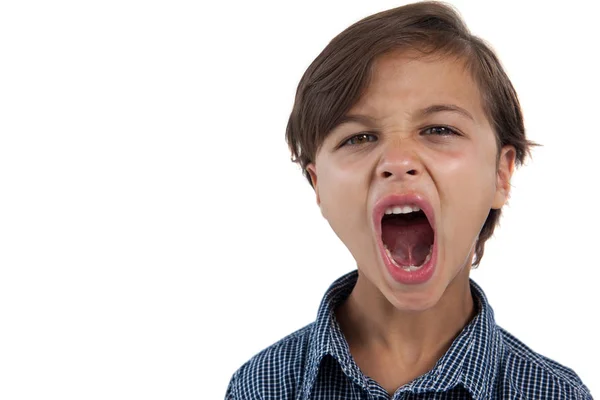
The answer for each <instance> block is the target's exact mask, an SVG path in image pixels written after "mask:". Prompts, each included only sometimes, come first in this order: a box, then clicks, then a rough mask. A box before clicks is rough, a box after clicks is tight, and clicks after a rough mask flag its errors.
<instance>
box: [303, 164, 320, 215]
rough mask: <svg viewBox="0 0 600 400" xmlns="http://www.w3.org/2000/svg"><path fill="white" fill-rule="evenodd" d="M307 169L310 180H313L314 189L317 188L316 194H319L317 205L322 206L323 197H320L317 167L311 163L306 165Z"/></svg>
mask: <svg viewBox="0 0 600 400" xmlns="http://www.w3.org/2000/svg"><path fill="white" fill-rule="evenodd" d="M306 170H307V171H308V174H309V175H310V181H311V182H312V185H313V189H315V194H316V196H317V205H318V206H319V207H320V206H321V199H320V198H319V187H318V186H317V168H316V166H315V164H313V163H310V164H308V165H307V166H306Z"/></svg>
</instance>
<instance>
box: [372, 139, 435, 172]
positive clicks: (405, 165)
mask: <svg viewBox="0 0 600 400" xmlns="http://www.w3.org/2000/svg"><path fill="white" fill-rule="evenodd" d="M409 141H410V140H409V139H406V140H398V141H395V143H390V144H389V145H388V146H386V148H385V149H384V150H383V153H382V154H381V158H380V160H379V164H378V166H377V176H378V177H380V178H383V179H386V180H390V179H399V180H405V179H415V178H417V177H418V176H419V175H421V174H422V172H423V169H424V167H423V163H422V161H421V159H420V158H419V156H418V154H417V152H416V149H415V148H414V145H412V144H411V143H409Z"/></svg>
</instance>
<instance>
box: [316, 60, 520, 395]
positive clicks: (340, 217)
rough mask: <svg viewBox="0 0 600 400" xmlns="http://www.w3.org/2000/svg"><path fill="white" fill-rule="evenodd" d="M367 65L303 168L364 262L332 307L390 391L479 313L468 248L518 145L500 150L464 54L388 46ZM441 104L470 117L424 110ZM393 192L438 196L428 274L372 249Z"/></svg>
mask: <svg viewBox="0 0 600 400" xmlns="http://www.w3.org/2000/svg"><path fill="white" fill-rule="evenodd" d="M372 71H373V72H372V77H371V80H370V83H369V86H368V87H367V89H366V91H365V92H364V94H363V96H362V97H361V98H360V99H359V101H358V102H357V103H356V104H355V105H354V106H353V107H352V108H351V110H350V111H349V112H348V113H347V115H348V116H353V117H357V118H354V120H353V121H350V122H345V123H342V124H340V125H338V126H337V127H336V128H335V129H334V130H333V131H331V132H330V133H329V134H328V136H327V137H326V139H325V141H324V142H323V144H322V146H321V147H319V150H318V151H317V154H316V158H315V162H314V163H312V164H310V165H308V167H307V170H308V171H309V173H310V176H311V179H312V182H313V186H314V188H315V193H316V200H317V204H318V205H319V207H320V209H321V213H322V214H323V216H324V217H325V218H326V219H327V221H328V222H329V224H330V225H331V227H332V229H333V230H334V232H335V233H336V234H337V236H338V237H339V238H340V240H342V242H343V243H344V244H345V245H346V246H347V247H348V249H349V250H350V252H351V253H352V255H353V256H354V258H355V260H356V262H357V266H358V271H359V277H358V281H357V284H356V286H355V287H354V289H353V291H352V293H351V294H350V296H349V297H348V299H347V300H346V301H345V302H344V303H343V304H342V305H341V306H340V307H339V308H338V309H337V310H336V318H337V319H338V322H339V324H340V327H341V329H342V332H343V333H344V336H345V337H346V340H347V341H348V344H349V346H350V352H351V354H352V357H353V358H354V360H355V361H356V363H357V365H358V366H359V368H360V369H361V370H362V371H363V373H365V374H366V375H368V376H370V377H371V378H373V379H375V380H376V381H377V382H378V383H379V384H380V385H381V386H382V387H383V388H384V389H386V390H387V391H388V392H389V393H390V394H392V393H393V392H394V391H395V390H396V389H397V388H398V387H400V386H402V385H403V384H405V383H407V382H410V381H411V380H413V379H414V378H416V377H418V376H419V375H422V374H424V373H425V372H427V371H428V370H430V369H431V368H432V367H433V366H434V364H435V362H436V361H437V360H438V359H439V358H440V357H441V356H442V355H443V354H444V353H445V352H446V351H447V350H448V348H449V347H450V344H451V343H452V340H453V339H454V338H455V337H456V336H457V335H458V333H460V331H461V330H462V328H463V327H464V326H465V325H466V324H467V323H468V322H469V321H470V320H471V319H472V317H473V316H474V315H475V313H476V312H477V309H476V306H475V305H474V303H473V298H472V296H471V292H470V286H469V272H470V269H471V262H472V259H473V254H474V247H475V243H476V240H477V237H478V234H479V232H480V230H481V228H482V226H483V224H484V222H485V219H486V217H487V215H488V213H489V211H490V209H499V208H501V207H502V206H503V205H504V203H505V202H506V200H507V199H508V196H509V191H510V179H511V176H512V173H513V170H514V165H515V149H514V148H513V147H512V146H505V147H503V148H501V149H498V147H497V144H496V141H495V136H494V132H493V129H492V128H491V125H490V122H489V121H488V118H487V116H486V114H485V112H484V109H483V105H482V98H481V93H480V91H479V89H478V87H477V85H476V83H475V82H474V81H473V79H472V77H471V76H470V74H469V72H468V71H467V70H466V69H465V68H464V65H463V63H462V62H461V61H460V60H457V59H455V58H447V57H446V58H442V57H435V58H432V57H431V56H429V57H428V58H425V57H424V56H418V57H415V54H412V53H402V52H399V51H395V52H391V53H388V54H386V55H384V56H381V57H379V58H378V59H377V60H375V62H374V65H373V70H372ZM437 104H451V105H455V106H458V107H460V108H462V109H464V110H466V111H467V112H468V113H469V114H470V115H471V116H472V118H470V117H467V116H465V115H463V114H461V113H458V112H454V111H441V112H435V113H432V114H429V115H423V114H422V112H421V111H422V110H423V109H425V108H427V107H429V106H432V105H437ZM440 127H442V128H440ZM443 127H449V128H451V129H452V130H454V131H455V132H456V134H453V133H452V131H450V130H448V129H445V128H443ZM356 135H358V136H356ZM352 137H354V138H353V139H351V140H350V141H348V140H349V139H350V138H352ZM392 193H418V194H421V195H423V196H424V197H425V198H426V199H427V200H428V201H429V202H430V204H431V205H432V207H433V210H434V213H435V227H434V228H435V231H436V237H437V243H438V259H437V263H436V267H435V272H434V275H433V277H432V278H431V279H430V280H429V281H427V282H425V283H423V284H417V285H414V284H413V285H405V284H401V283H398V282H396V281H395V280H394V279H392V277H391V275H390V274H389V273H388V271H387V269H386V267H385V265H384V264H383V260H382V258H381V255H380V253H379V250H378V248H377V243H378V241H379V240H380V238H379V237H378V235H377V234H376V233H375V230H374V229H375V228H374V224H375V223H379V222H374V221H372V211H373V207H374V205H375V203H376V201H377V200H379V199H381V198H382V197H384V196H387V195H389V194H392Z"/></svg>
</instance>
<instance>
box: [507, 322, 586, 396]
mask: <svg viewBox="0 0 600 400" xmlns="http://www.w3.org/2000/svg"><path fill="white" fill-rule="evenodd" d="M499 331H500V333H501V336H502V341H503V344H504V350H505V351H504V359H503V360H502V361H503V363H502V364H503V368H502V371H501V373H502V375H503V376H502V379H501V381H502V383H503V385H504V386H503V389H504V392H506V393H508V392H512V393H514V394H515V395H518V397H519V398H526V399H541V398H561V399H582V400H588V399H589V400H591V399H592V396H591V394H590V392H589V390H588V388H587V387H586V386H585V385H584V384H583V382H582V381H581V379H580V378H579V376H577V374H576V373H575V371H573V370H572V369H570V368H568V367H565V366H564V365H562V364H559V363H558V362H556V361H554V360H551V359H550V358H547V357H545V356H543V355H541V354H538V353H536V352H535V351H533V350H532V349H531V348H529V347H528V346H527V345H525V344H524V343H523V342H521V341H520V340H519V339H517V338H516V337H514V336H513V335H512V334H510V333H509V332H507V331H506V330H504V329H502V328H499Z"/></svg>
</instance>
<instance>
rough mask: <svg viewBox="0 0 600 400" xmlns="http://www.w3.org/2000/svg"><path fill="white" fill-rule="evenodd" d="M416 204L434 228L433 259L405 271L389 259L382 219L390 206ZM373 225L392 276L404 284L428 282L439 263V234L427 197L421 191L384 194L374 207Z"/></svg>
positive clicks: (380, 252) (378, 243)
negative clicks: (384, 244) (383, 235)
mask: <svg viewBox="0 0 600 400" xmlns="http://www.w3.org/2000/svg"><path fill="white" fill-rule="evenodd" d="M408 204H411V205H416V206H418V207H419V208H420V209H421V210H422V211H423V212H424V213H425V216H426V217H427V219H428V220H429V224H430V225H431V228H432V229H433V238H434V239H433V251H432V253H431V259H430V260H429V261H428V262H427V263H426V264H425V265H423V266H422V267H421V268H420V269H418V270H417V271H411V272H409V271H405V270H403V269H402V268H398V267H396V266H395V265H394V264H392V261H391V260H390V259H389V257H388V255H387V253H386V252H385V249H384V247H383V240H382V239H381V220H382V218H383V215H384V214H385V210H386V209H387V208H388V207H390V206H396V205H398V206H403V205H408ZM372 221H373V226H374V228H375V229H374V231H375V233H376V234H377V247H378V248H379V256H380V257H381V259H382V261H383V263H384V264H385V266H386V269H387V270H388V273H389V274H390V275H391V276H392V278H393V279H394V280H395V281H397V282H399V283H402V284H407V285H415V284H421V283H425V282H427V281H428V280H429V279H431V277H432V276H433V273H434V271H435V266H436V264H437V253H438V251H437V250H438V249H437V248H438V246H437V234H436V229H435V214H434V212H433V207H432V206H431V204H430V203H429V201H428V200H427V198H426V197H425V196H424V195H422V194H420V193H415V192H411V193H403V194H391V195H388V196H384V197H382V198H381V199H379V200H378V201H377V202H376V203H375V206H374V207H373V220H372Z"/></svg>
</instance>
